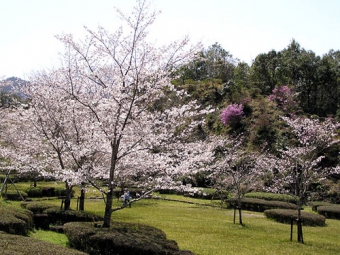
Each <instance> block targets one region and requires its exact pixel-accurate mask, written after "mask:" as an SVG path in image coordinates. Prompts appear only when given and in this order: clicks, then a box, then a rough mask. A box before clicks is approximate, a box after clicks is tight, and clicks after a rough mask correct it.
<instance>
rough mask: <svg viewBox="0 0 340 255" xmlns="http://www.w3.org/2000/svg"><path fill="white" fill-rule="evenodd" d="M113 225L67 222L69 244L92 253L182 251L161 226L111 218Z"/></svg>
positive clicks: (164, 254)
mask: <svg viewBox="0 0 340 255" xmlns="http://www.w3.org/2000/svg"><path fill="white" fill-rule="evenodd" d="M111 225H112V227H111V228H110V229H108V228H96V227H94V224H93V223H89V222H81V223H80V222H71V223H67V224H65V225H64V233H65V234H66V236H67V237H68V239H69V245H70V247H72V248H75V249H77V250H81V251H84V252H86V253H88V254H89V255H118V254H138V255H180V254H188V255H189V254H193V253H191V252H189V251H180V250H179V248H178V245H177V243H176V242H175V241H172V240H167V239H166V235H165V233H164V232H163V231H161V230H160V229H157V228H154V227H150V226H147V225H143V224H138V223H124V222H112V223H111Z"/></svg>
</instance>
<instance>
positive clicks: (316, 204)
mask: <svg viewBox="0 0 340 255" xmlns="http://www.w3.org/2000/svg"><path fill="white" fill-rule="evenodd" d="M309 205H310V206H311V207H312V210H313V212H317V211H318V207H319V206H324V205H332V204H331V203H329V202H321V201H320V202H312V203H310V204H309Z"/></svg>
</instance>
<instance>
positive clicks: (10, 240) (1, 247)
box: [0, 231, 86, 255]
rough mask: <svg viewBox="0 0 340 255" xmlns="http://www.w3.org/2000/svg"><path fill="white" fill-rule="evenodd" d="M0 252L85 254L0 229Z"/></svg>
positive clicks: (84, 254) (61, 254)
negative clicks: (10, 233)
mask: <svg viewBox="0 0 340 255" xmlns="http://www.w3.org/2000/svg"><path fill="white" fill-rule="evenodd" d="M0 253H1V254H2V255H27V254H39V255H86V253H83V252H80V251H76V250H73V249H69V248H66V247H63V246H60V245H55V244H51V243H47V242H44V241H40V240H37V239H34V238H30V237H25V236H18V235H9V234H6V233H5V232H1V231H0Z"/></svg>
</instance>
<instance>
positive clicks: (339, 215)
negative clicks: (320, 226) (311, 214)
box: [317, 205, 340, 220]
mask: <svg viewBox="0 0 340 255" xmlns="http://www.w3.org/2000/svg"><path fill="white" fill-rule="evenodd" d="M317 211H318V213H319V214H321V215H323V216H325V217H326V218H328V219H337V220H340V205H326V206H325V205H324V206H318V208H317Z"/></svg>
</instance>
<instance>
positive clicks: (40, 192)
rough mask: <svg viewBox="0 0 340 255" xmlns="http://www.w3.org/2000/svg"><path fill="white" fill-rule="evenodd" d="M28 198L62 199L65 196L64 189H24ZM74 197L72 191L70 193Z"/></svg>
mask: <svg viewBox="0 0 340 255" xmlns="http://www.w3.org/2000/svg"><path fill="white" fill-rule="evenodd" d="M26 193H27V195H28V197H63V196H65V195H66V190H65V188H59V187H57V188H55V187H30V188H28V189H26ZM71 193H72V194H71V196H72V197H73V196H74V191H73V190H72V191H71Z"/></svg>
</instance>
